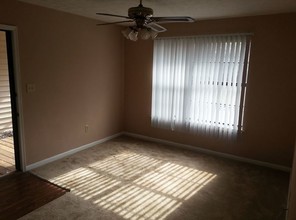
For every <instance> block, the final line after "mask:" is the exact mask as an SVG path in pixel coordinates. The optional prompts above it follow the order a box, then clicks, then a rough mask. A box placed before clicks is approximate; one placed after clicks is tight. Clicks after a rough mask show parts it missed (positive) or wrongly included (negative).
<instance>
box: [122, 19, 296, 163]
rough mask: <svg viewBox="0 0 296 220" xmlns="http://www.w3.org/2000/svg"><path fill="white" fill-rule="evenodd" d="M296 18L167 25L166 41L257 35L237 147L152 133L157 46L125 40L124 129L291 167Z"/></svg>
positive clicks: (187, 136)
mask: <svg viewBox="0 0 296 220" xmlns="http://www.w3.org/2000/svg"><path fill="white" fill-rule="evenodd" d="M295 20H296V14H295V13H294V14H286V15H274V16H258V17H246V18H234V19H222V20H208V21H198V22H196V23H194V24H182V25H181V24H180V25H179V24H178V25H177V24H170V25H166V27H167V28H168V31H167V32H165V33H164V34H163V35H162V36H177V35H182V36H187V35H198V34H222V33H223V34H224V33H246V32H252V33H254V36H253V39H252V50H251V60H250V71H249V81H248V91H247V97H246V109H245V131H244V133H243V135H242V136H241V137H240V138H239V139H238V140H237V141H234V142H229V141H223V140H217V139H213V138H208V137H203V136H197V135H193V134H186V133H180V132H172V131H169V130H162V129H156V128H152V127H151V125H150V109H151V80H152V77H151V73H152V53H153V51H152V49H153V42H152V41H139V42H136V43H135V42H131V41H126V47H125V120H124V123H125V130H126V131H128V132H133V133H137V134H142V135H146V136H150V137H154V138H161V139H166V140H170V141H175V142H179V143H184V144H190V145H194V146H198V147H203V148H207V149H210V150H215V151H219V152H223V153H229V154H234V155H238V156H242V157H247V158H251V159H256V160H261V161H265V162H271V163H275V164H281V165H286V166H291V161H292V155H293V153H292V152H293V146H294V137H295V131H296V129H295V125H296V123H295V122H296V121H295V112H296V103H295V102H296V67H295V61H296V60H295V57H296V41H295V39H296V29H295Z"/></svg>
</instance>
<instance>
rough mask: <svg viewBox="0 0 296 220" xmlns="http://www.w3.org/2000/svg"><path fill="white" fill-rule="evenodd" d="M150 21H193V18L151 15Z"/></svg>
mask: <svg viewBox="0 0 296 220" xmlns="http://www.w3.org/2000/svg"><path fill="white" fill-rule="evenodd" d="M150 20H151V21H153V22H157V23H174V22H194V21H195V20H194V19H193V18H191V17H188V16H176V17H152V18H150Z"/></svg>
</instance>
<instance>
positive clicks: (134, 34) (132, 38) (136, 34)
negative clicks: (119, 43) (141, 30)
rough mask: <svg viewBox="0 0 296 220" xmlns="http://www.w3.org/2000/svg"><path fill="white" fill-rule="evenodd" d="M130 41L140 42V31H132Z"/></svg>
mask: <svg viewBox="0 0 296 220" xmlns="http://www.w3.org/2000/svg"><path fill="white" fill-rule="evenodd" d="M128 37H129V39H130V40H132V41H137V40H138V31H135V30H133V31H131V32H130V33H129V35H128Z"/></svg>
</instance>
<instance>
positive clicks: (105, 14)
mask: <svg viewBox="0 0 296 220" xmlns="http://www.w3.org/2000/svg"><path fill="white" fill-rule="evenodd" d="M96 14H97V15H104V16H112V17H118V18H127V19H130V18H129V17H127V16H122V15H114V14H107V13H99V12H98V13H96Z"/></svg>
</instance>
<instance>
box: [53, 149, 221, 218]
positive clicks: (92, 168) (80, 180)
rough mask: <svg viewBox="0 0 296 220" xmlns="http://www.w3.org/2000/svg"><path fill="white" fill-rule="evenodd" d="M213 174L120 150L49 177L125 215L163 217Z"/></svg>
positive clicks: (86, 197)
mask: <svg viewBox="0 0 296 220" xmlns="http://www.w3.org/2000/svg"><path fill="white" fill-rule="evenodd" d="M215 177H216V175H215V174H212V173H208V172H204V171H200V170H197V169H193V168H190V167H187V166H182V165H179V164H175V163H172V162H167V161H162V160H160V159H155V158H151V157H148V156H145V155H141V154H137V153H134V152H128V151H125V152H121V153H119V154H117V155H113V156H110V157H108V158H106V159H103V160H100V161H97V162H95V163H92V164H89V165H88V166H87V167H83V168H78V169H75V170H72V171H70V172H68V173H66V174H63V175H60V176H58V177H56V178H53V179H51V180H50V181H52V182H54V183H56V184H59V185H61V186H64V187H67V188H70V189H71V192H72V193H74V194H75V195H77V196H79V197H81V198H83V199H85V200H89V201H91V202H92V203H94V204H96V205H98V206H99V207H101V208H104V209H107V210H109V211H112V212H114V213H116V214H118V215H120V216H122V217H123V218H125V219H130V220H138V219H165V218H166V217H167V216H168V215H169V214H170V213H172V212H173V211H174V210H176V209H177V208H178V207H180V206H181V205H182V203H183V202H185V201H186V200H188V199H189V198H191V197H192V196H193V195H194V194H196V193H197V192H198V191H199V190H200V189H201V188H203V187H204V186H205V185H206V184H207V183H209V182H210V181H212V180H213V179H214V178H215Z"/></svg>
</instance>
